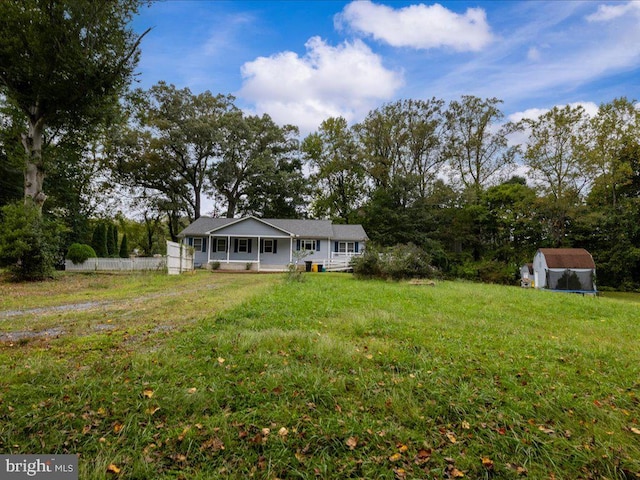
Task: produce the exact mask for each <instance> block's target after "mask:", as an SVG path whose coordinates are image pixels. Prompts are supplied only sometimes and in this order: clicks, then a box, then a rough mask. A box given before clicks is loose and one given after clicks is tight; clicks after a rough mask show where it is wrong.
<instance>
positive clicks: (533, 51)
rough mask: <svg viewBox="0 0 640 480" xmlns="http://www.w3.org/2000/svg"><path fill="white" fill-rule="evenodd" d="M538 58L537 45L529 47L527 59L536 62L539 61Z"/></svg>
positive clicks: (539, 56)
mask: <svg viewBox="0 0 640 480" xmlns="http://www.w3.org/2000/svg"><path fill="white" fill-rule="evenodd" d="M540 58H541V55H540V50H539V49H538V48H537V47H531V48H529V51H528V52H527V59H529V60H531V61H532V62H538V61H540Z"/></svg>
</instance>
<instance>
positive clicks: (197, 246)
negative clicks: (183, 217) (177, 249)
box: [193, 238, 202, 252]
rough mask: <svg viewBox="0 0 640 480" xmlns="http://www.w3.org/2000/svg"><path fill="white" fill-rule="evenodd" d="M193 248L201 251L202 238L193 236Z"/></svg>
mask: <svg viewBox="0 0 640 480" xmlns="http://www.w3.org/2000/svg"><path fill="white" fill-rule="evenodd" d="M193 249H194V250H195V251H196V252H202V239H201V238H194V239H193Z"/></svg>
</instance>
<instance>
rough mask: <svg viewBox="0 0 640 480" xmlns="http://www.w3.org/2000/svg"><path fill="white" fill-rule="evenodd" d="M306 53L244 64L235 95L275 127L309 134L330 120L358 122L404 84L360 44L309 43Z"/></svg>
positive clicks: (265, 58) (400, 78)
mask: <svg viewBox="0 0 640 480" xmlns="http://www.w3.org/2000/svg"><path fill="white" fill-rule="evenodd" d="M305 47H306V49H307V53H306V54H305V55H304V56H298V55H297V54H296V53H294V52H289V51H287V52H281V53H278V54H275V55H271V56H269V57H258V58H256V59H255V60H253V61H251V62H247V63H245V64H244V65H243V66H242V70H241V72H242V77H243V79H244V81H243V86H242V88H241V90H240V92H239V95H240V96H241V97H242V98H244V99H247V100H250V101H252V102H253V103H254V104H255V110H256V111H259V112H265V113H268V114H269V115H271V117H272V118H273V119H274V120H275V121H277V122H278V123H291V124H294V125H298V126H299V127H300V129H301V130H302V131H303V132H309V131H312V130H315V129H316V128H317V127H318V125H319V124H320V123H321V122H322V120H324V119H325V118H327V117H329V116H338V115H341V116H343V117H345V118H346V119H347V120H349V121H353V120H360V118H362V117H364V116H365V115H366V114H367V113H368V111H369V110H370V109H371V108H374V107H375V106H377V105H378V104H379V103H380V102H381V101H384V100H389V99H391V98H392V97H393V95H394V94H395V92H396V91H397V89H398V88H400V86H401V85H402V84H403V78H402V74H401V73H400V72H396V71H392V70H388V69H386V68H385V67H384V66H383V65H382V61H381V59H380V57H379V56H378V55H376V54H374V53H373V52H372V51H371V50H370V49H369V47H367V46H366V45H365V44H364V43H363V42H361V41H359V40H356V41H354V42H353V43H350V42H344V43H342V44H341V45H338V46H336V47H333V46H330V45H327V44H326V43H325V42H324V41H323V40H322V39H321V38H320V37H312V38H310V39H309V40H308V41H307V43H306V44H305Z"/></svg>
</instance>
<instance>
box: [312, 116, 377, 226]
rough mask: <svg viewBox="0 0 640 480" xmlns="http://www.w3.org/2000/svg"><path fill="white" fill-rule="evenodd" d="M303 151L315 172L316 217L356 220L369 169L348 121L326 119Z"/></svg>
mask: <svg viewBox="0 0 640 480" xmlns="http://www.w3.org/2000/svg"><path fill="white" fill-rule="evenodd" d="M302 150H303V152H304V154H305V156H306V159H307V161H308V163H309V165H310V167H311V168H312V171H313V174H312V176H311V182H312V184H313V186H314V187H315V188H313V190H314V192H315V194H314V199H313V213H314V216H316V217H319V218H325V217H329V218H332V219H334V220H340V221H342V222H343V223H349V222H350V220H351V221H352V217H353V214H354V212H355V211H356V210H357V209H358V208H359V207H360V206H361V205H362V202H363V201H364V198H365V197H364V195H365V171H364V168H363V167H362V165H361V163H360V154H359V150H358V144H357V143H356V139H355V137H354V134H353V131H352V130H351V128H349V125H348V124H347V121H346V120H345V119H344V118H342V117H338V118H328V119H326V120H325V121H323V122H322V124H321V125H320V128H319V129H318V131H317V132H316V133H312V134H311V135H309V136H308V137H307V138H305V140H304V142H303V143H302Z"/></svg>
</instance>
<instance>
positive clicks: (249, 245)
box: [247, 238, 253, 253]
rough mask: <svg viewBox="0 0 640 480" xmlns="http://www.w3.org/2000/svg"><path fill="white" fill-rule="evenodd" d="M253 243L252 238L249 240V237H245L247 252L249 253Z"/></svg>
mask: <svg viewBox="0 0 640 480" xmlns="http://www.w3.org/2000/svg"><path fill="white" fill-rule="evenodd" d="M252 243H253V240H251V239H250V238H247V253H251V244H252Z"/></svg>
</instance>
